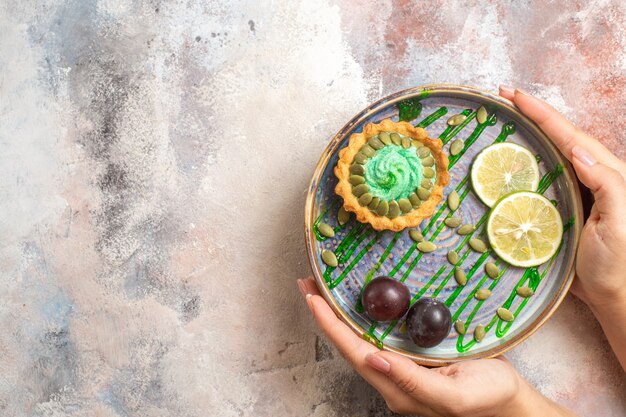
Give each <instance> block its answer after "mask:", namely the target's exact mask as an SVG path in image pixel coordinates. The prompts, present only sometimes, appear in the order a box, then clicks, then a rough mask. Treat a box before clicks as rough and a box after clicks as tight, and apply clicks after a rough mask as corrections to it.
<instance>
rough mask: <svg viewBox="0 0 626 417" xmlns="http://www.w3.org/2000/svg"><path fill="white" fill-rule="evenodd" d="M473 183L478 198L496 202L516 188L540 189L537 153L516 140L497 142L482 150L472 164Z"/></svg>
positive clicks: (491, 203) (517, 189)
mask: <svg viewBox="0 0 626 417" xmlns="http://www.w3.org/2000/svg"><path fill="white" fill-rule="evenodd" d="M471 175H472V185H473V187H474V192H476V194H477V195H478V197H479V198H480V199H481V200H482V201H483V203H485V204H486V205H488V206H489V207H493V205H494V204H495V203H496V201H498V200H499V199H500V198H502V197H503V196H505V195H507V194H510V193H512V192H515V191H537V187H538V186H539V166H538V165H537V160H536V159H535V156H534V155H533V154H532V153H531V152H530V151H529V150H528V149H526V148H524V147H523V146H520V145H517V144H515V143H496V144H495V145H491V146H488V147H486V148H485V149H483V150H482V151H481V152H480V153H479V154H478V155H477V156H476V159H475V160H474V164H473V165H472V173H471Z"/></svg>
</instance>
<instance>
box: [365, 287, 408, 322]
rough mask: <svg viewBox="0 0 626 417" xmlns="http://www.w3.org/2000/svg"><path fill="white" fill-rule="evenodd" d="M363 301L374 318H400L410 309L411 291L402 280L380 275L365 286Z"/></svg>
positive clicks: (382, 319) (381, 319)
mask: <svg viewBox="0 0 626 417" xmlns="http://www.w3.org/2000/svg"><path fill="white" fill-rule="evenodd" d="M361 303H362V304H363V308H365V312H366V313H367V315H368V317H369V318H371V319H372V320H376V321H392V320H398V319H399V318H400V317H402V316H404V314H405V313H406V311H407V310H408V309H409V304H410V303H411V292H410V291H409V289H408V288H407V287H406V285H404V284H403V283H401V282H400V281H396V280H395V279H392V278H389V277H385V276H380V277H376V278H374V279H373V280H371V281H370V283H369V284H367V285H366V286H365V288H364V289H363V294H362V295H361Z"/></svg>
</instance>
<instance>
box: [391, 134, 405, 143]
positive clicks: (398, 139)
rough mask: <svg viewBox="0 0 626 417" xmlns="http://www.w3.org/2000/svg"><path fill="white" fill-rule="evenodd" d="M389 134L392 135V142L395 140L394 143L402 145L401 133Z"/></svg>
mask: <svg viewBox="0 0 626 417" xmlns="http://www.w3.org/2000/svg"><path fill="white" fill-rule="evenodd" d="M389 136H390V137H391V142H393V144H394V145H398V146H401V145H402V137H401V136H400V135H399V134H397V133H392V134H390V135H389Z"/></svg>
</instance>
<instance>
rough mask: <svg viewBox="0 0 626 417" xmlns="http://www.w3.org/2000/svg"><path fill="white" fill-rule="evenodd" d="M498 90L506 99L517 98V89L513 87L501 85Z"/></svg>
mask: <svg viewBox="0 0 626 417" xmlns="http://www.w3.org/2000/svg"><path fill="white" fill-rule="evenodd" d="M498 90H499V91H498V93H499V94H500V95H501V96H502V97H504V98H506V99H509V100H511V101H513V99H514V98H515V90H514V89H513V88H512V87H508V86H506V85H501V86H500V87H499V88H498Z"/></svg>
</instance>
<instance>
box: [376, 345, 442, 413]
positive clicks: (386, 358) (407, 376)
mask: <svg viewBox="0 0 626 417" xmlns="http://www.w3.org/2000/svg"><path fill="white" fill-rule="evenodd" d="M365 359H366V360H367V363H368V364H369V365H370V366H372V367H373V368H374V369H376V370H378V371H379V372H382V373H384V374H385V375H387V376H388V377H389V379H391V380H392V381H393V382H394V383H395V384H396V385H397V386H398V388H400V389H401V390H402V391H404V392H406V393H407V394H409V395H410V396H411V397H413V398H415V399H416V400H417V401H418V402H419V403H421V404H423V405H424V406H426V407H428V408H430V409H431V410H435V411H440V410H442V409H445V407H446V404H447V403H448V402H449V401H450V396H451V394H452V393H453V392H454V387H453V386H452V383H451V381H450V380H449V378H448V377H446V376H444V375H442V374H440V373H439V372H437V371H435V370H431V369H428V368H425V367H423V366H419V365H418V364H416V363H415V362H413V361H412V360H410V359H408V358H405V357H404V356H400V355H398V354H396V353H392V352H385V351H380V352H376V353H372V354H369V355H367V357H366V358H365Z"/></svg>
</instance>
